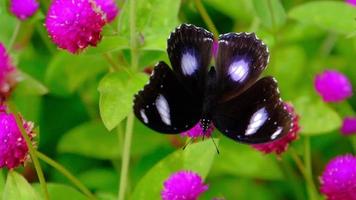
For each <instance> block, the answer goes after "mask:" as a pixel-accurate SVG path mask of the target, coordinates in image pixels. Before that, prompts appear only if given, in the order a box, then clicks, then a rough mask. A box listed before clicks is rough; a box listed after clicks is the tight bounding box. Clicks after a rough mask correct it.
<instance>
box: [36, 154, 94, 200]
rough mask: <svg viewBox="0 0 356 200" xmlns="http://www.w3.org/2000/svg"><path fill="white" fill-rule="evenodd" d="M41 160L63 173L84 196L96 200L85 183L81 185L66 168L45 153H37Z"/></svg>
mask: <svg viewBox="0 0 356 200" xmlns="http://www.w3.org/2000/svg"><path fill="white" fill-rule="evenodd" d="M36 154H37V156H38V158H39V159H41V160H43V161H44V162H46V163H47V164H49V165H51V166H52V167H53V168H55V169H56V170H57V171H59V172H60V173H62V174H63V175H64V176H65V177H67V178H68V180H70V181H71V182H72V183H73V184H74V185H75V186H76V187H77V188H78V189H79V190H80V191H82V193H83V194H85V195H87V196H88V198H89V199H92V200H94V199H96V198H95V196H94V195H93V194H92V193H91V192H90V190H89V189H88V188H86V187H85V185H84V184H83V183H81V182H80V181H79V180H78V179H77V178H76V177H75V176H74V175H72V174H71V173H70V172H69V171H68V170H67V169H66V168H64V167H63V166H62V165H61V164H59V163H57V162H56V161H54V160H52V159H51V158H50V157H48V156H46V155H44V154H43V153H41V152H39V151H37V152H36Z"/></svg>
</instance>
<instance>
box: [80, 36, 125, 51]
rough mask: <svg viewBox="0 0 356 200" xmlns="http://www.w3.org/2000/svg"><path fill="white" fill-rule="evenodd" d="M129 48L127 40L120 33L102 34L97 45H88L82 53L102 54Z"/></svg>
mask: <svg viewBox="0 0 356 200" xmlns="http://www.w3.org/2000/svg"><path fill="white" fill-rule="evenodd" d="M128 48H129V40H128V39H127V38H125V37H122V36H121V35H115V36H103V39H102V40H101V41H100V43H99V44H98V46H96V47H89V48H88V49H87V50H86V51H85V52H84V54H102V53H108V52H114V51H118V50H122V49H128Z"/></svg>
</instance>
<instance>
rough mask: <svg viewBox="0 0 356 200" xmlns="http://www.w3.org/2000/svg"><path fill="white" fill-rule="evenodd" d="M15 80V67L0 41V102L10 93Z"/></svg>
mask: <svg viewBox="0 0 356 200" xmlns="http://www.w3.org/2000/svg"><path fill="white" fill-rule="evenodd" d="M17 81H18V80H17V72H16V68H15V66H14V65H13V64H12V61H11V58H10V56H9V55H8V53H7V52H6V49H5V47H4V45H3V44H2V43H0V103H1V102H3V101H4V100H5V99H6V98H7V97H8V96H9V95H10V92H11V89H12V88H13V87H14V86H15V85H16V82H17Z"/></svg>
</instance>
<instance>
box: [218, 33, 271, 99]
mask: <svg viewBox="0 0 356 200" xmlns="http://www.w3.org/2000/svg"><path fill="white" fill-rule="evenodd" d="M268 60H269V52H268V48H267V46H266V45H265V44H264V43H263V42H262V41H261V40H259V39H258V38H257V37H256V35H255V34H254V33H227V34H223V35H220V37H219V50H218V56H217V60H216V68H217V76H218V87H219V93H220V94H221V95H222V96H221V98H220V99H219V101H220V102H221V101H226V100H229V99H231V98H233V97H235V96H237V95H239V94H241V93H242V92H243V91H245V90H246V89H247V88H249V87H250V86H251V85H252V84H254V83H255V82H256V80H257V79H258V77H259V76H260V74H261V73H262V71H263V70H264V69H265V68H266V66H267V63H268Z"/></svg>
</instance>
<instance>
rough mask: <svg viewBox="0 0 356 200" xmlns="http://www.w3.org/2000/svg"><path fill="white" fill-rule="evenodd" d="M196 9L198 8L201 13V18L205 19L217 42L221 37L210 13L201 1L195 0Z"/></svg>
mask: <svg viewBox="0 0 356 200" xmlns="http://www.w3.org/2000/svg"><path fill="white" fill-rule="evenodd" d="M194 3H195V7H196V8H197V10H198V12H199V13H200V15H201V17H202V18H203V20H204V22H205V24H206V25H207V26H208V28H209V30H210V31H211V32H213V34H214V38H215V39H216V40H217V39H218V37H219V31H218V29H217V28H216V26H215V24H214V22H213V20H211V18H210V16H209V14H208V12H207V11H206V9H205V8H204V5H203V4H202V2H201V0H194Z"/></svg>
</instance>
